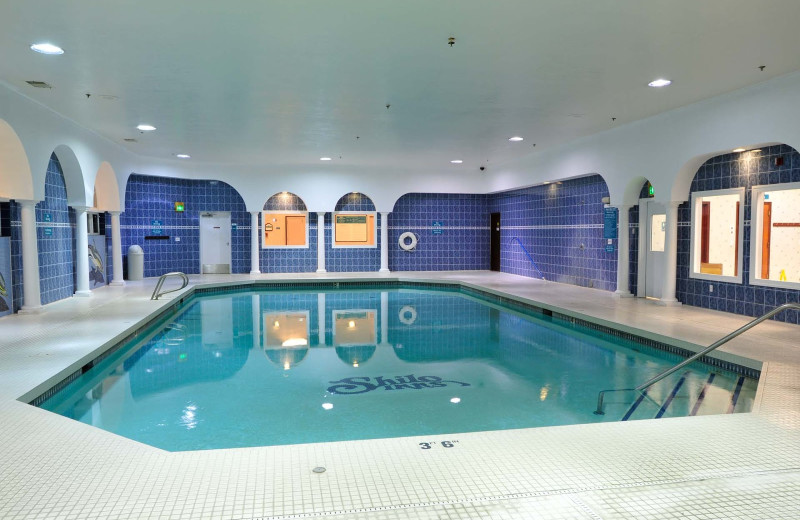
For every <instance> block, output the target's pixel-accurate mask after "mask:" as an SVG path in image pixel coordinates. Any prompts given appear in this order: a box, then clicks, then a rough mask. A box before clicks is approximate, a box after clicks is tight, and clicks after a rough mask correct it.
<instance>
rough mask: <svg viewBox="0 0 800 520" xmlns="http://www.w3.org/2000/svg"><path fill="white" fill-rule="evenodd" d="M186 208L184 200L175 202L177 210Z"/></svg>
mask: <svg viewBox="0 0 800 520" xmlns="http://www.w3.org/2000/svg"><path fill="white" fill-rule="evenodd" d="M185 209H186V207H185V206H184V204H183V202H176V203H175V211H177V212H181V211H183V210H185Z"/></svg>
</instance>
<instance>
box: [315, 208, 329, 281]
mask: <svg viewBox="0 0 800 520" xmlns="http://www.w3.org/2000/svg"><path fill="white" fill-rule="evenodd" d="M317 272H318V273H326V272H327V271H326V270H325V212H324V211H319V212H317Z"/></svg>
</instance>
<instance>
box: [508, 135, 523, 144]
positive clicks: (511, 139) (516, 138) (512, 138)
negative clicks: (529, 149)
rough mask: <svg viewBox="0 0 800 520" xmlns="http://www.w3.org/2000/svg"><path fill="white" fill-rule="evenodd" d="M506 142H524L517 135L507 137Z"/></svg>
mask: <svg viewBox="0 0 800 520" xmlns="http://www.w3.org/2000/svg"><path fill="white" fill-rule="evenodd" d="M508 140H509V141H512V142H514V143H518V142H519V141H524V139H523V138H522V137H520V136H518V135H515V136H514V137H509V138H508Z"/></svg>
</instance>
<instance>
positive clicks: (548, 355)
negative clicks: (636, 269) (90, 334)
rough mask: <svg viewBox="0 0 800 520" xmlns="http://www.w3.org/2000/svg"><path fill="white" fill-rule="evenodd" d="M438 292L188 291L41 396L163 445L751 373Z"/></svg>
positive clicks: (360, 431) (701, 410) (351, 433)
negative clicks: (686, 361)
mask: <svg viewBox="0 0 800 520" xmlns="http://www.w3.org/2000/svg"><path fill="white" fill-rule="evenodd" d="M680 360H681V358H680V357H678V356H676V355H673V354H669V353H666V352H662V351H658V350H656V349H653V348H650V347H645V346H643V345H639V344H637V343H634V342H631V341H627V340H623V339H620V338H617V337H615V336H612V335H610V334H605V333H602V332H598V331H595V330H591V329H589V328H585V327H582V326H579V325H575V324H570V323H568V322H566V321H564V320H560V319H558V318H553V317H547V316H543V315H541V314H538V313H533V315H526V314H524V313H522V312H519V311H518V310H511V309H508V308H503V307H500V306H499V305H497V304H495V303H491V302H489V301H483V300H482V299H480V298H478V297H475V296H474V295H466V294H462V293H459V292H457V291H448V290H418V289H396V288H393V289H386V290H379V289H361V290H336V291H322V292H318V291H313V292H312V291H304V290H299V291H298V290H294V291H291V292H284V291H275V290H263V291H254V292H232V293H227V294H214V295H199V296H196V297H194V298H193V299H191V300H190V301H188V302H187V303H186V304H184V305H183V306H182V307H180V308H179V309H178V310H177V312H176V313H175V314H174V315H173V316H171V317H169V318H167V319H163V320H161V323H159V324H157V325H155V326H153V327H152V328H151V330H148V331H146V333H144V334H142V335H140V337H138V338H137V339H135V340H133V341H131V342H130V344H128V345H125V346H123V347H122V348H120V349H119V350H118V351H116V352H115V353H114V354H112V355H111V356H109V357H108V358H106V359H105V360H103V361H102V362H100V363H98V364H97V365H96V366H95V367H94V368H92V369H91V370H89V371H88V372H86V373H85V374H83V375H82V376H80V377H79V378H78V379H77V380H75V381H74V382H72V383H70V384H69V385H68V386H66V387H65V388H64V389H62V390H61V391H60V392H58V393H56V394H55V395H54V396H53V397H51V398H50V399H48V400H47V401H45V402H44V403H43V404H42V405H41V406H42V407H43V408H45V409H47V410H50V411H53V412H56V413H59V414H62V415H64V416H67V417H70V418H72V419H75V420H78V421H81V422H84V423H87V424H91V425H94V426H96V427H98V428H102V429H105V430H108V431H110V432H113V433H116V434H118V435H122V436H125V437H128V438H131V439H134V440H136V441H139V442H143V443H146V444H150V445H152V446H156V447H158V448H162V449H164V450H169V451H184V450H200V449H216V448H234V447H245V446H265V445H280V444H298V443H310V442H326V441H341V440H354V439H372V438H384V437H401V436H409V435H434V434H445V433H458V432H471V431H483V430H502V429H509V428H531V427H538V426H554V425H565V424H577V423H589V422H601V421H619V420H622V419H624V420H635V419H652V418H655V417H674V416H686V415H702V414H713V413H730V412H744V411H749V410H750V408H751V406H752V401H753V397H754V395H755V389H756V381H755V380H752V379H748V378H744V377H741V376H740V375H739V374H735V373H732V372H726V371H723V370H719V369H716V368H713V367H710V366H706V365H702V364H694V365H691V366H690V367H688V369H685V370H682V371H679V372H677V373H676V374H673V375H672V376H671V377H669V378H667V379H665V380H664V381H662V382H660V383H658V384H657V385H655V386H653V387H651V388H650V389H649V390H648V392H647V395H646V396H645V397H644V398H642V397H640V396H638V395H636V394H634V393H631V392H620V393H613V394H609V395H608V396H607V398H606V406H605V411H606V414H605V415H595V414H594V413H593V412H594V410H595V404H596V400H597V393H598V392H599V391H600V390H603V389H608V388H631V387H634V386H636V385H637V384H640V383H642V382H643V381H646V380H647V379H648V378H650V377H652V376H654V375H655V374H657V373H659V372H660V371H662V370H664V369H666V368H668V367H670V366H671V365H674V364H675V363H677V362H678V361H680Z"/></svg>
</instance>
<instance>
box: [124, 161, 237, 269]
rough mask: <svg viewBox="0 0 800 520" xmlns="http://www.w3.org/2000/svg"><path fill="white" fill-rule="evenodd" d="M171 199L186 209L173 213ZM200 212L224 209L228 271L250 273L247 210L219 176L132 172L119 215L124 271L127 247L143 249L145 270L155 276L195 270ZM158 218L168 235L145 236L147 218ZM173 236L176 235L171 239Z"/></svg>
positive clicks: (148, 232) (148, 226)
mask: <svg viewBox="0 0 800 520" xmlns="http://www.w3.org/2000/svg"><path fill="white" fill-rule="evenodd" d="M175 202H183V203H184V204H185V208H186V210H185V211H184V212H182V213H178V212H176V211H175V209H174V203H175ZM203 211H229V212H230V213H231V224H236V229H233V230H232V231H231V261H232V265H231V271H232V272H234V273H249V272H250V214H249V213H248V212H247V210H246V207H245V204H244V201H243V200H242V197H241V196H240V195H239V193H238V192H237V191H236V190H235V189H234V188H233V187H232V186H230V185H228V184H226V183H224V182H221V181H201V180H193V179H170V178H165V177H150V176H146V175H131V176H130V178H129V179H128V184H127V186H126V188H125V212H124V213H123V214H122V215H121V216H120V224H121V228H122V255H123V266H124V270H125V273H126V276H127V256H128V247H129V246H131V245H133V244H136V245H139V246H141V247H142V249H143V250H144V255H145V256H144V275H145V276H147V277H150V276H160V275H162V274H164V273H166V272H169V271H182V272H184V273H199V271H200V224H199V219H200V217H199V215H200V213H201V212H203ZM153 220H158V221H160V222H161V229H162V234H164V235H168V236H170V240H145V239H144V237H145V236H146V235H151V234H152V233H151V229H152V227H153V225H152V221H153ZM174 237H180V239H181V241H180V242H175V240H174Z"/></svg>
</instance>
